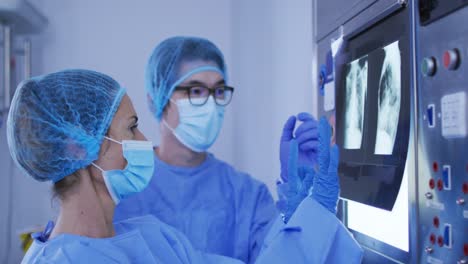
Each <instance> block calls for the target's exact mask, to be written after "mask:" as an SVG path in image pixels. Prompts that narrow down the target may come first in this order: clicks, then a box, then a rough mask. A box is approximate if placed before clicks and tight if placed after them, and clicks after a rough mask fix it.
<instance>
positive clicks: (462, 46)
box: [416, 1, 468, 264]
mask: <svg viewBox="0 0 468 264" xmlns="http://www.w3.org/2000/svg"><path fill="white" fill-rule="evenodd" d="M436 2H438V1H419V3H420V5H421V4H422V3H423V4H424V3H425V4H426V5H425V6H423V8H421V6H420V8H419V16H420V23H419V25H417V26H416V39H417V42H416V43H417V44H416V59H417V64H418V66H417V67H418V73H417V74H418V104H419V106H418V107H419V121H418V126H419V129H418V170H419V171H418V174H419V175H418V190H419V194H418V196H419V197H418V198H419V209H418V210H419V214H418V215H419V222H420V224H419V227H418V228H419V240H420V242H419V244H420V249H421V252H420V255H419V256H420V262H421V263H459V264H461V263H468V205H467V203H468V125H467V122H468V108H467V104H468V102H467V96H468V24H467V20H466V18H468V6H466V5H465V6H464V7H460V6H462V5H457V6H456V8H451V9H449V8H448V7H447V8H445V9H444V10H445V11H444V12H442V11H440V13H441V15H438V16H437V19H430V18H435V16H432V17H431V16H430V15H431V14H432V13H431V12H432V10H434V11H433V13H434V14H437V12H439V11H438V9H437V6H436V5H434V6H433V5H432V4H434V3H436ZM440 2H444V1H440ZM449 2H450V1H449ZM428 3H431V5H429V4H428ZM444 5H446V4H443V5H442V6H444ZM429 7H430V10H431V12H429V11H428V10H429V9H428V8H429ZM447 10H454V11H453V12H452V13H450V14H447V12H448V11H447ZM442 14H443V16H442Z"/></svg>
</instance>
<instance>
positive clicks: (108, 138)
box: [91, 136, 122, 173]
mask: <svg viewBox="0 0 468 264" xmlns="http://www.w3.org/2000/svg"><path fill="white" fill-rule="evenodd" d="M104 138H105V139H107V140H109V141H112V142H114V143H117V144H119V145H122V142H119V141H117V140H115V139H113V138H110V137H107V136H104ZM91 165H93V166H94V167H95V168H96V169H98V170H100V171H101V172H102V173H104V170H103V169H102V168H101V167H99V165H97V164H96V163H94V162H91Z"/></svg>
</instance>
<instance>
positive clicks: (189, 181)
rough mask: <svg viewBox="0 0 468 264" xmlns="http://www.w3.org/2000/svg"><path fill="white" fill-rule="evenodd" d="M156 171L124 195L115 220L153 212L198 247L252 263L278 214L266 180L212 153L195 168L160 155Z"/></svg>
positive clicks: (152, 213)
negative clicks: (144, 185)
mask: <svg viewBox="0 0 468 264" xmlns="http://www.w3.org/2000/svg"><path fill="white" fill-rule="evenodd" d="M154 171H155V172H154V176H153V178H152V180H151V182H150V184H149V186H148V187H147V188H146V189H145V190H144V191H143V192H141V193H139V194H136V195H133V196H131V197H129V198H128V199H126V200H123V201H122V202H121V203H120V204H119V205H118V206H117V208H116V211H115V217H114V220H115V221H119V220H124V219H127V218H131V217H136V216H143V215H147V214H151V215H154V216H156V217H157V218H159V219H160V220H161V221H163V222H164V223H166V224H169V225H171V226H173V227H175V228H176V229H177V230H179V231H181V232H182V233H183V234H185V236H187V237H188V239H189V240H190V242H191V243H192V244H193V245H194V247H195V248H196V249H199V250H202V251H204V252H209V253H213V254H218V255H223V256H229V257H233V258H237V259H240V260H242V261H244V262H246V263H252V262H253V261H254V260H255V258H256V256H257V255H258V252H259V250H260V248H261V245H262V243H263V240H264V238H265V235H266V234H267V232H268V230H269V227H270V225H271V224H272V222H273V221H274V219H275V218H276V216H277V215H278V212H277V210H276V208H275V204H274V201H273V199H272V197H271V194H270V192H269V191H268V189H267V187H266V186H265V184H263V183H261V182H259V181H257V180H255V179H253V178H252V177H250V176H249V175H247V174H245V173H242V172H239V171H237V170H235V169H234V168H233V167H232V166H230V165H229V164H227V163H225V162H223V161H220V160H218V159H216V158H215V157H214V156H213V155H212V154H208V155H207V157H206V159H205V161H204V162H203V163H202V164H201V165H199V166H197V167H192V168H187V167H177V166H171V165H169V164H167V163H165V162H163V161H161V160H160V159H159V158H158V157H157V156H155V170H154Z"/></svg>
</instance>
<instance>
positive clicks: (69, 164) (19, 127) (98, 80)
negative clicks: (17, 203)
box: [7, 70, 125, 182]
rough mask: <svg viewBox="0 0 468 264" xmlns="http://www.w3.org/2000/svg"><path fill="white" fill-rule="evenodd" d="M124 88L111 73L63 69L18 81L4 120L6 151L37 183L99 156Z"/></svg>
mask: <svg viewBox="0 0 468 264" xmlns="http://www.w3.org/2000/svg"><path fill="white" fill-rule="evenodd" d="M124 94H125V90H124V89H123V88H122V87H120V85H119V84H118V83H117V82H116V81H115V80H114V79H112V78H111V77H109V76H106V75H104V74H101V73H98V72H94V71H89V70H65V71H61V72H56V73H51V74H48V75H44V76H39V77H35V78H32V79H30V80H26V81H23V82H22V83H20V85H19V86H18V88H17V90H16V92H15V96H14V97H13V101H12V103H11V108H10V112H9V114H8V121H7V139H8V146H9V148H10V154H11V156H12V158H13V160H14V161H15V162H16V164H17V166H18V167H19V168H20V169H21V170H22V171H23V172H24V173H26V174H28V175H30V176H32V177H33V178H34V179H36V180H39V181H47V180H51V181H53V182H57V181H59V180H61V179H63V178H64V177H65V176H67V175H70V174H72V173H74V172H75V171H77V170H79V169H81V168H85V167H87V166H88V165H89V164H91V162H93V161H95V160H96V159H98V155H99V149H100V146H101V143H102V140H103V137H104V135H105V134H106V133H107V130H108V129H109V126H110V124H111V122H112V119H113V117H114V114H115V112H116V111H117V109H118V107H119V105H120V102H121V100H122V97H123V96H124Z"/></svg>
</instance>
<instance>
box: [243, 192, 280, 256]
mask: <svg viewBox="0 0 468 264" xmlns="http://www.w3.org/2000/svg"><path fill="white" fill-rule="evenodd" d="M255 201H256V205H255V207H254V212H253V216H252V217H253V219H252V222H251V223H252V226H251V232H250V241H249V244H250V245H249V248H250V253H249V263H254V261H255V259H257V256H258V254H259V252H260V250H261V248H262V245H263V242H264V239H265V236H266V235H267V234H268V232H269V230H270V227H271V225H272V223H273V220H274V219H275V217H276V216H277V215H278V214H276V209H275V205H274V202H273V200H272V197H271V194H270V192H269V191H268V189H267V187H266V186H265V185H263V184H262V185H261V186H260V188H259V190H258V193H257V197H256V199H255Z"/></svg>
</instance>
